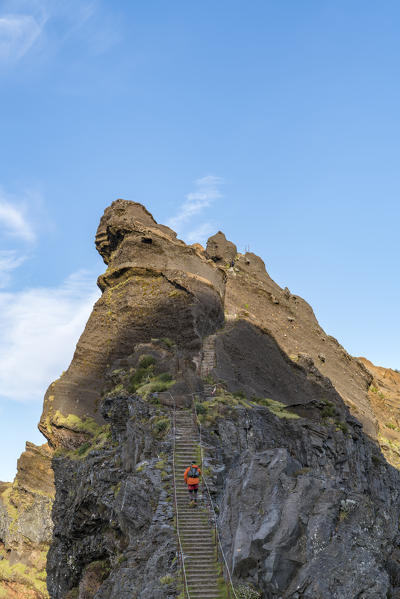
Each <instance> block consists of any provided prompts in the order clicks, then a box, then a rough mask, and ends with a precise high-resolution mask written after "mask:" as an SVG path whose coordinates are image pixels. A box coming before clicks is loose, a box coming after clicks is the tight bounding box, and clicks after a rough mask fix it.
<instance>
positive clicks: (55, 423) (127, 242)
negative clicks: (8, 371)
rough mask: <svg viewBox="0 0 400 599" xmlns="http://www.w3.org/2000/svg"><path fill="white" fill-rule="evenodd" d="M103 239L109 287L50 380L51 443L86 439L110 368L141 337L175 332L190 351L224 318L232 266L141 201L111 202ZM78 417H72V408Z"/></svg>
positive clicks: (47, 426) (46, 422) (103, 285)
mask: <svg viewBox="0 0 400 599" xmlns="http://www.w3.org/2000/svg"><path fill="white" fill-rule="evenodd" d="M96 247H97V249H98V251H99V252H100V254H101V255H102V257H103V259H104V261H105V262H106V264H108V269H107V271H106V272H105V274H104V275H102V276H101V277H99V280H98V284H99V287H100V289H101V290H102V292H103V295H102V297H101V298H100V299H99V300H98V302H97V303H96V305H95V306H94V308H93V312H92V314H91V316H90V318H89V321H88V323H87V325H86V328H85V330H84V332H83V334H82V336H81V338H80V340H79V342H78V345H77V348H76V352H75V355H74V358H73V360H72V362H71V365H70V367H69V368H68V370H67V371H66V372H65V373H64V374H63V375H62V376H61V378H60V379H59V380H58V381H56V382H54V383H53V384H52V385H50V387H49V389H48V391H47V393H46V396H45V401H44V409H43V414H42V417H41V420H40V423H39V428H40V430H41V431H42V432H43V434H44V435H45V436H46V437H47V438H48V439H49V441H50V443H51V445H53V446H58V445H60V444H62V445H63V446H66V447H73V446H77V445H80V444H81V443H82V441H83V440H85V435H86V430H87V428H88V427H87V426H86V425H87V424H88V423H91V422H92V420H94V421H95V422H97V423H100V424H101V423H102V418H101V415H100V413H99V410H98V406H99V401H100V398H101V395H102V392H103V389H104V384H105V371H106V370H107V369H108V368H109V367H110V366H111V365H112V364H113V363H115V362H116V361H118V360H119V359H122V358H124V357H126V356H127V355H129V354H131V353H132V352H133V349H134V347H135V346H136V345H137V344H140V343H148V342H150V341H151V340H152V339H154V338H156V339H157V338H159V339H160V338H165V337H167V338H169V339H171V340H172V341H173V342H175V343H176V345H177V347H178V348H179V350H180V351H181V352H183V354H185V355H187V356H188V357H190V356H194V355H195V354H198V352H199V351H200V348H201V342H202V339H203V337H204V336H206V335H208V334H209V333H211V332H212V331H213V330H214V329H215V328H217V327H219V326H221V324H222V322H223V298H224V290H225V279H226V275H225V272H224V271H223V270H221V269H218V268H216V267H215V264H214V262H213V261H212V260H209V259H207V258H206V257H204V256H203V255H201V253H200V252H199V250H198V249H197V248H193V247H191V246H187V245H186V244H185V243H184V242H182V241H180V240H178V239H176V235H175V233H174V232H173V231H171V230H170V229H169V228H168V227H164V226H162V225H158V224H157V223H156V222H155V220H154V219H153V217H152V216H151V215H150V214H149V213H148V212H147V210H145V208H144V207H143V206H141V205H140V204H136V203H134V202H128V201H124V200H117V201H116V202H114V203H113V204H112V205H111V206H110V207H109V208H107V209H106V211H105V213H104V216H103V217H102V219H101V221H100V225H99V228H98V231H97V234H96ZM71 415H72V416H73V417H72V416H71Z"/></svg>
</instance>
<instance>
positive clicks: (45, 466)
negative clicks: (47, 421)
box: [0, 442, 55, 599]
mask: <svg viewBox="0 0 400 599" xmlns="http://www.w3.org/2000/svg"><path fill="white" fill-rule="evenodd" d="M52 454H53V452H52V451H51V449H50V448H49V446H48V445H47V443H46V444H45V445H42V446H41V447H38V446H36V445H34V444H33V443H29V442H28V443H27V444H26V451H24V453H22V454H21V457H20V458H19V460H18V472H17V475H16V477H15V480H14V482H13V483H1V485H0V555H1V558H2V559H1V561H0V596H1V597H2V596H4V597H21V598H23V597H27V598H32V599H44V598H47V597H48V594H47V590H46V583H45V576H46V555H47V550H48V548H49V545H50V542H51V539H52V531H53V523H52V520H51V508H52V504H53V499H54V493H55V489H54V474H53V470H52V467H51V459H52ZM2 591H3V592H4V593H6V594H5V595H2V594H1V592H2Z"/></svg>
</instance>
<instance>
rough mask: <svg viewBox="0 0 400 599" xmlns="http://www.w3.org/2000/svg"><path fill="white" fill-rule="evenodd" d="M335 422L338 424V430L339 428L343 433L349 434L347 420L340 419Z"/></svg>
mask: <svg viewBox="0 0 400 599" xmlns="http://www.w3.org/2000/svg"><path fill="white" fill-rule="evenodd" d="M335 424H336V430H337V431H342V433H343V434H344V435H347V434H348V432H349V427H348V426H347V424H346V423H345V422H340V421H338V420H337V421H336V422H335Z"/></svg>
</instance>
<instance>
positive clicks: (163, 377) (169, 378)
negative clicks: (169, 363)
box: [156, 372, 172, 383]
mask: <svg viewBox="0 0 400 599" xmlns="http://www.w3.org/2000/svg"><path fill="white" fill-rule="evenodd" d="M156 378H157V380H158V381H163V382H164V383H168V382H169V381H172V376H171V375H170V374H169V372H162V373H161V374H159V375H158V376H157V377H156Z"/></svg>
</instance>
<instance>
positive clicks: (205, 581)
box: [175, 410, 225, 599]
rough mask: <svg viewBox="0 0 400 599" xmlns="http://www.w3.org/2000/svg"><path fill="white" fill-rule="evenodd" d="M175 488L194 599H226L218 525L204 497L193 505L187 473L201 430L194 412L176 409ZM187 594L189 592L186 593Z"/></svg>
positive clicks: (193, 458)
mask: <svg viewBox="0 0 400 599" xmlns="http://www.w3.org/2000/svg"><path fill="white" fill-rule="evenodd" d="M175 434H176V444H175V488H176V494H177V504H178V505H177V514H176V519H177V523H178V525H179V532H180V537H181V542H182V550H183V554H184V562H185V570H186V576H187V582H188V588H189V597H190V599H222V598H223V597H224V596H225V595H224V593H223V589H224V584H223V582H222V583H221V580H219V578H220V576H219V573H218V570H219V565H218V560H217V555H216V545H215V541H214V527H213V524H212V523H211V517H210V511H209V507H208V505H207V504H206V503H205V500H204V498H202V497H201V484H200V487H199V493H198V504H197V507H190V506H189V493H188V491H187V486H186V483H185V481H184V479H183V473H184V471H185V469H186V468H187V466H190V462H191V460H196V462H197V461H198V451H199V440H198V432H197V430H196V429H195V426H194V423H193V415H192V412H191V411H187V410H177V411H176V433H175ZM185 597H186V595H185Z"/></svg>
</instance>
